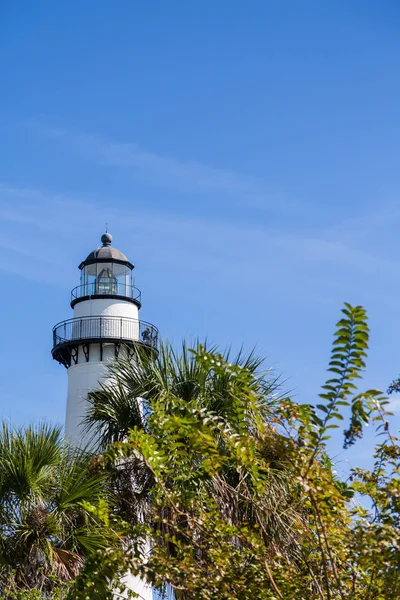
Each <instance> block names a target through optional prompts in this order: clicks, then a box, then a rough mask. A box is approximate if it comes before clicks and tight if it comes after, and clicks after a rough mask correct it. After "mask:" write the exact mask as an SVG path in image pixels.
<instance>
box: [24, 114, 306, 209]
mask: <svg viewBox="0 0 400 600" xmlns="http://www.w3.org/2000/svg"><path fill="white" fill-rule="evenodd" d="M35 130H36V131H37V132H38V133H39V134H40V135H42V136H45V137H47V138H48V139H52V140H54V141H57V142H59V143H62V144H63V145H64V146H69V147H70V148H71V151H73V152H74V154H75V155H76V153H79V154H80V155H81V156H84V157H85V159H86V160H89V161H92V162H96V163H98V164H100V165H102V166H107V167H110V168H116V169H121V170H124V171H125V172H128V173H129V172H131V173H132V174H134V175H135V177H139V178H140V179H142V180H144V181H146V183H149V184H151V185H153V186H156V187H167V188H173V189H177V190H180V191H183V192H187V193H201V192H204V193H208V194H215V195H221V196H222V195H223V196H227V197H229V198H231V199H232V201H234V202H235V203H236V204H237V205H241V206H244V205H246V206H247V207H248V208H250V207H254V208H257V209H259V210H260V209H268V210H269V211H273V212H277V213H279V212H281V211H282V205H283V207H284V208H285V209H287V207H288V206H290V207H291V208H292V209H293V208H296V204H297V202H296V200H295V199H293V198H291V197H290V196H289V194H287V192H285V191H284V190H283V189H279V188H278V187H277V186H273V185H268V184H267V183H266V182H265V181H262V180H260V179H259V178H257V177H252V176H250V175H247V174H245V173H241V172H237V171H234V170H229V169H221V168H218V167H215V166H212V165H209V164H203V163H200V162H197V161H191V160H183V159H177V158H175V157H172V156H167V155H163V154H158V153H155V152H151V151H148V150H146V149H144V148H142V147H141V146H140V145H139V144H137V143H134V142H120V141H113V140H108V139H105V138H104V137H101V136H98V135H92V134H88V133H85V132H81V131H76V130H68V129H63V128H54V127H47V126H44V125H41V124H40V125H38V124H35ZM306 205H307V202H306V201H304V200H303V202H302V207H301V210H302V211H304V210H305V209H306Z"/></svg>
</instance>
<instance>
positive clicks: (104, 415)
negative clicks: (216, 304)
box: [85, 342, 278, 449]
mask: <svg viewBox="0 0 400 600" xmlns="http://www.w3.org/2000/svg"><path fill="white" fill-rule="evenodd" d="M203 349H204V351H205V352H208V353H214V354H216V352H217V349H216V348H215V347H212V348H207V347H206V345H205V346H204V347H203ZM152 358H153V359H149V354H148V353H147V352H146V351H145V350H140V349H139V350H138V351H137V354H136V358H135V362H132V361H130V360H127V359H121V360H119V361H117V362H116V363H114V364H113V365H111V367H110V378H109V379H108V381H107V382H106V383H105V384H102V385H101V387H100V390H99V391H96V392H93V393H91V394H90V395H89V409H88V412H87V415H86V418H85V423H86V427H87V429H88V430H90V431H91V432H92V434H93V437H94V438H95V439H96V440H98V442H99V447H100V448H101V449H104V448H106V447H107V446H108V444H110V443H114V442H119V441H122V440H124V439H126V438H127V436H128V432H129V430H130V429H133V428H134V427H139V428H143V429H145V428H146V415H147V414H148V412H149V411H150V410H151V406H152V404H154V403H156V402H166V401H167V397H168V396H169V395H172V396H176V397H178V398H181V399H182V400H184V401H185V402H186V403H187V404H188V406H194V407H196V408H204V409H205V410H207V411H209V412H212V413H213V414H215V415H218V416H220V417H221V418H223V419H226V420H227V421H228V422H229V423H230V424H231V425H233V426H235V425H239V424H240V423H243V418H244V415H243V414H242V413H241V412H239V413H238V412H237V411H238V407H237V404H236V403H235V402H233V401H232V400H233V398H235V397H236V396H237V395H238V394H240V393H241V390H240V386H242V387H243V382H242V381H241V380H239V381H238V379H237V378H236V376H235V374H234V373H231V374H221V373H217V372H216V371H215V370H213V369H211V368H210V369H207V368H205V366H204V364H203V362H202V360H201V356H200V354H199V353H197V352H194V351H192V350H190V349H189V348H188V346H187V344H186V343H185V342H183V344H182V349H181V351H180V352H177V351H176V350H174V348H173V347H172V346H171V345H170V344H168V343H164V344H163V343H162V344H161V346H160V349H159V352H158V354H157V356H156V357H154V356H152ZM221 360H222V361H226V362H230V364H231V365H232V366H233V367H238V368H240V369H242V370H245V371H247V372H248V374H249V376H250V378H251V380H249V381H247V382H246V386H247V387H250V388H251V389H252V390H253V391H254V392H255V393H257V394H259V395H262V397H263V401H264V402H265V408H266V409H267V408H268V406H271V405H272V404H273V403H274V402H275V399H274V394H275V393H276V391H277V388H278V380H277V378H274V377H272V374H271V372H270V371H268V372H267V373H265V372H260V366H261V365H262V362H263V361H262V360H260V359H259V358H257V357H256V356H255V354H254V352H251V353H250V354H249V355H247V356H246V355H245V354H244V353H243V352H239V353H238V354H237V355H236V356H234V357H231V352H230V351H229V350H228V351H225V352H223V353H222V354H221ZM242 391H243V390H242ZM246 418H250V415H249V414H248V415H246ZM250 422H251V419H250V421H248V423H249V426H250Z"/></svg>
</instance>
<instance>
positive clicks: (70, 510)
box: [0, 304, 400, 600]
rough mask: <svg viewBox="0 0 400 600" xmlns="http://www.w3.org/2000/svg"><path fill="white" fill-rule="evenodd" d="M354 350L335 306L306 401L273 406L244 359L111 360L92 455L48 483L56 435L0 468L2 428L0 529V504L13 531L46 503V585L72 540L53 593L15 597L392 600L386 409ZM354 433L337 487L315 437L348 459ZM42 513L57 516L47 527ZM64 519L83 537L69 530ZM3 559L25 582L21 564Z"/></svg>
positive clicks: (395, 492) (347, 316)
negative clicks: (369, 437) (12, 512)
mask: <svg viewBox="0 0 400 600" xmlns="http://www.w3.org/2000/svg"><path fill="white" fill-rule="evenodd" d="M368 339H369V330H368V325H367V317H366V313H365V310H364V309H363V308H362V307H359V306H356V307H352V306H350V305H349V304H346V305H345V306H344V308H343V311H342V317H341V319H340V320H339V322H338V323H337V328H336V333H335V338H334V343H333V349H332V355H331V359H330V363H329V366H328V371H329V378H328V381H327V382H326V383H325V384H324V386H323V387H322V392H321V394H320V396H319V400H318V401H317V403H315V404H313V403H308V404H301V405H300V404H298V403H296V402H294V401H293V400H291V399H290V398H286V397H280V396H279V394H278V387H277V381H276V380H275V379H274V378H273V377H272V376H271V374H270V373H268V372H267V373H262V372H260V366H261V362H260V361H259V360H258V359H257V358H256V357H254V356H253V355H251V356H249V357H246V356H244V355H243V354H242V355H240V356H239V357H234V358H233V359H232V357H230V356H229V353H224V354H220V353H218V352H217V351H216V349H215V348H211V349H210V348H206V347H203V346H201V345H199V346H198V347H197V349H196V350H194V351H193V350H192V351H191V350H188V348H187V347H186V346H185V345H184V346H183V349H182V352H181V353H179V354H178V353H176V352H174V351H173V350H172V349H171V347H170V346H168V345H164V346H162V347H161V351H160V354H159V356H158V357H157V358H156V359H155V360H153V361H149V359H148V355H145V354H141V353H139V354H138V362H137V363H136V364H131V363H130V362H129V361H120V362H119V363H117V364H116V365H114V366H113V367H112V370H111V374H110V375H111V379H110V380H109V382H108V383H107V384H104V385H103V386H102V388H101V390H100V392H96V393H94V394H92V395H91V398H90V402H91V407H90V410H89V413H88V416H87V421H86V422H87V425H88V427H90V428H92V430H93V431H94V432H95V433H96V434H100V436H101V441H102V447H103V450H104V454H103V455H100V456H97V457H92V458H91V460H90V462H89V467H90V470H89V473H88V471H87V467H88V464H87V463H86V464H85V466H84V468H83V470H82V468H81V467H79V464H81V463H79V461H78V463H79V464H78V466H77V467H76V468H75V467H74V468H75V469H76V470H75V471H74V470H72V471H71V469H72V467H71V462H70V459H68V461H67V464H68V465H70V466H69V468H67V466H66V463H65V462H63V461H61V463H60V464H63V465H64V467H63V469H66V471H67V472H65V471H64V470H63V469H61V473H63V475H62V477H61V476H60V475H57V473H58V472H59V471H58V469H59V466H58V465H59V461H58V459H57V456H58V450H55V449H54V444H55V445H56V447H57V448H58V445H59V438H58V435H56V436H55V438H54V439H53V441H52V443H50V444H48V443H47V442H46V440H41V441H40V440H35V441H34V443H33V441H29V440H30V438H31V437H32V440H33V439H34V438H35V436H31V434H29V435H28V436H26V439H27V440H28V441H29V444H28V445H29V447H32V448H33V449H35V448H36V450H35V451H34V452H33V451H32V452H33V455H34V456H35V455H36V459H35V460H34V461H32V460H31V458H30V457H28V458H25V459H24V460H23V461H21V459H20V458H13V460H11V459H12V457H13V456H14V454H15V450H16V448H17V447H18V445H17V442H16V441H14V442H13V444H14V448H13V449H12V451H11V452H10V453H9V455H7V452H6V450H2V448H3V446H4V448H7V447H9V445H10V444H9V442H8V441H7V440H8V437H7V435H8V432H5V433H4V434H3V439H4V440H5V441H4V443H0V459H2V457H5V458H7V456H8V459H7V460H9V462H10V464H13V465H14V466H13V468H10V469H8V470H7V469H6V473H8V475H4V476H3V474H2V475H1V481H0V486H1V488H0V489H1V490H2V492H1V493H2V497H3V499H4V500H3V503H2V505H1V506H0V511H1V514H0V516H1V515H3V517H2V518H3V521H4V515H5V514H7V510H6V509H5V508H2V507H3V506H4V507H7V506H8V502H9V501H10V498H11V499H12V502H14V504H15V502H17V505H16V506H18V509H17V514H18V515H21V522H23V523H24V527H23V528H22V531H25V530H26V529H27V527H26V522H27V518H26V517H25V518H24V519H22V516H23V515H25V513H24V511H23V509H22V508H20V507H23V506H25V504H24V503H28V505H29V506H30V505H33V506H35V507H36V506H40V507H42V506H43V505H44V506H49V504H48V503H49V498H52V500H51V502H52V504H51V506H52V507H53V506H54V510H53V509H52V510H51V511H49V510H48V512H47V513H46V519H47V516H49V525H46V532H47V531H50V532H51V533H50V534H49V536H48V537H47V538H46V535H47V534H46V533H43V532H42V530H41V532H40V535H38V531H36V534H35V535H36V537H33V538H32V539H33V540H35V543H34V544H33V546H32V548H35V551H36V552H37V550H36V548H40V552H41V554H40V557H41V558H40V561H39V563H40V564H39V563H38V564H39V567H40V568H39V571H38V572H39V573H40V572H43V569H45V570H46V569H47V571H46V573H47V574H51V576H54V575H57V574H58V575H60V573H58V572H57V564H56V563H54V562H51V560H50V559H49V557H50V555H48V554H46V551H45V550H44V548H47V547H48V546H49V545H51V546H52V547H53V546H54V547H55V548H62V549H64V548H67V547H68V549H69V548H70V544H71V543H72V551H73V552H74V553H76V554H77V555H78V552H79V557H82V560H81V562H80V564H79V568H78V569H77V571H76V573H77V572H78V571H79V575H78V576H77V577H72V579H71V581H70V582H69V583H68V589H67V588H66V587H64V588H63V587H60V586H59V582H57V583H56V582H55V583H54V584H53V586H52V587H51V586H50V588H51V589H50V588H49V590H50V591H49V592H47V591H46V590H44V592H45V593H47V594H48V595H47V596H46V595H45V593H43V589H41V590H40V594H42V595H40V594H39V595H37V596H35V595H34V594H35V593H36V592H37V591H38V590H39V588H40V585H42V583H40V582H39V583H40V585H39V584H35V586H33V585H31V586H25V587H28V588H29V587H31V588H32V587H33V588H34V589H33V590H32V589H30V590H29V594H33V595H31V596H29V595H27V596H26V598H27V600H28V599H29V600H36V599H38V600H39V598H40V599H42V598H47V597H49V598H50V597H53V596H51V593H54V594H59V596H54V598H55V599H57V600H61V598H64V597H65V598H66V600H82V599H85V600H86V599H87V600H92V599H97V600H112V599H113V598H115V597H118V595H120V596H121V597H124V598H128V597H134V594H132V593H130V592H129V590H127V589H126V588H125V586H124V576H125V575H126V574H127V573H128V572H129V573H130V574H131V575H133V576H139V577H141V578H142V579H143V580H146V581H147V582H148V583H149V584H151V585H152V586H154V587H155V588H157V589H158V590H159V591H160V592H167V591H168V590H173V593H174V596H175V598H176V600H216V599H218V600H234V599H235V600H236V599H237V598H240V599H241V600H254V598H257V599H258V600H278V599H285V600H299V599H303V598H304V599H307V600H354V599H358V598H360V599H361V598H362V599H363V600H395V599H398V598H399V597H400V583H399V581H398V579H399V577H398V573H399V567H400V543H399V541H398V527H399V522H400V477H399V472H400V447H399V445H398V441H397V438H395V436H394V435H392V433H391V431H390V413H389V412H388V411H387V400H386V399H385V398H384V397H383V396H382V394H381V392H379V391H378V390H373V389H372V390H367V391H366V392H360V391H359V389H358V388H357V383H358V382H359V381H360V379H361V376H362V372H363V370H364V368H365V359H366V356H367V350H368ZM139 398H140V399H141V400H138V399H139ZM369 423H371V424H374V425H375V427H376V431H377V434H379V435H381V436H382V437H381V438H380V439H381V440H382V442H381V443H380V444H378V445H377V447H376V449H375V453H374V464H373V467H372V468H371V470H362V469H354V470H353V471H352V473H351V477H350V479H348V480H346V481H344V480H341V479H340V478H339V477H338V475H337V474H336V473H335V470H334V464H333V463H332V461H331V459H330V458H329V455H328V451H327V443H328V442H329V439H330V436H331V435H332V434H333V432H335V430H336V433H339V434H340V435H341V436H344V446H345V448H348V447H349V446H352V445H353V444H354V443H356V442H357V440H358V439H359V438H360V437H361V436H362V433H363V429H364V426H365V425H366V424H369ZM341 427H343V430H342V431H340V428H341ZM17 437H18V436H17ZM18 443H19V442H18ZM2 444H3V445H2ZM22 447H23V444H22ZM25 454H29V453H26V452H25ZM40 457H42V458H40ZM7 460H6V461H5V464H7ZM82 460H83V459H82ZM86 460H87V459H86ZM82 464H84V463H82ZM104 477H107V487H106V488H105V487H104ZM87 478H88V479H87ZM93 478H94V480H93ZM8 482H13V484H12V486H11V487H10V485H9V483H8ZM7 486H8V487H7ZM82 486H83V489H85V490H86V491H85V493H80V492H79V490H81V489H82ZM54 489H56V490H57V493H56V494H55V495H54V493H53V491H54ZM100 489H102V490H103V495H102V497H100V495H101V494H100ZM16 499H17V500H16ZM29 503H30V504H29ZM58 506H59V507H60V509H58V512H59V513H60V515H63V514H68V519H67V520H66V521H64V520H63V519H62V518H61V517H59V518H58V519H53V517H52V518H50V514H53V512H55V513H56V514H58V512H57V510H56V507H58ZM28 514H29V513H28ZM78 514H79V519H81V520H82V522H83V523H84V526H81V525H79V526H77V521H74V519H75V518H76V515H78ZM8 519H9V520H8V523H9V525H8V527H9V529H7V533H3V538H2V539H3V540H5V542H7V540H8V539H9V540H12V539H15V540H17V541H18V536H19V535H21V533H20V528H17V531H16V532H14V531H13V529H12V527H13V526H14V525H13V523H14V522H12V521H11V519H10V517H8ZM28 521H29V520H28ZM46 522H47V521H46ZM80 522H81V521H79V523H80ZM29 523H31V521H29ZM63 523H65V525H63V526H62V527H61V528H60V524H63ZM67 523H68V524H70V523H73V524H74V527H73V530H71V529H68V526H67ZM50 526H51V527H52V528H51V527H50ZM47 527H48V528H49V529H47ZM63 527H65V529H63ZM82 527H83V528H84V530H85V535H84V534H83V531H82ZM99 530H101V531H102V532H103V537H102V538H101V539H100V538H99V537H96V536H98V535H99ZM76 531H78V534H77V533H76ZM79 531H80V532H81V533H80V534H79ZM67 532H68V535H66V533H67ZM24 535H25V534H24ZM31 535H32V532H31V533H29V534H28V535H26V537H25V538H24V539H27V540H31V537H30V536H31ZM12 536H14V538H13V537H12ZM38 540H42V541H40V543H39V541H38ZM43 540H47V541H46V543H43ZM35 544H36V545H35ZM15 547H16V548H18V547H19V545H18V543H17V544H16V545H15ZM10 556H11V554H10ZM30 556H31V555H30V554H29V560H30ZM34 556H36V555H35V554H34ZM53 556H54V554H53ZM0 559H1V557H0ZM7 560H8V563H6V564H7V565H13V569H17V568H18V569H20V570H21V572H22V573H23V575H24V577H27V574H26V573H28V574H29V573H30V571H29V570H28V571H27V570H26V569H27V566H26V565H27V564H28V563H29V560H28V555H27V554H22V555H20V559H19V562H18V561H16V562H15V561H14V562H11V561H10V559H9V558H8V559H7ZM8 568H9V567H8ZM41 570H42V571H41ZM16 572H17V571H16V570H14V571H13V574H12V573H11V572H9V573H8V587H9V590H8V592H7V593H8V595H7V596H6V597H7V600H11V598H13V599H14V598H15V600H19V599H20V598H24V597H25V596H18V594H19V593H20V591H21V586H20V585H19V584H18V585H17V586H16V587H15V589H10V588H11V587H12V586H11V583H12V582H13V581H14V582H16V581H17V580H16V578H15V573H16ZM73 575H75V573H74V574H73ZM71 576H72V574H70V578H71ZM19 577H20V575H19ZM66 579H67V578H66ZM24 581H25V580H24ZM40 581H43V579H41V580H40ZM121 581H122V583H121ZM17 583H18V582H17ZM38 593H39V592H38ZM13 594H14V595H13ZM15 594H16V595H15ZM49 594H50V595H49Z"/></svg>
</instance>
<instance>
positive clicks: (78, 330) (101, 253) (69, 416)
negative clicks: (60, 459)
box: [52, 233, 158, 446]
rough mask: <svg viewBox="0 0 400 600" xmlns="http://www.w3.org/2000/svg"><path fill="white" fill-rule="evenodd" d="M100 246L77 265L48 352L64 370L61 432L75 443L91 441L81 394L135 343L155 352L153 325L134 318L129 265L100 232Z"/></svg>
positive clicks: (136, 296) (136, 303) (136, 306)
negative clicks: (66, 310)
mask: <svg viewBox="0 0 400 600" xmlns="http://www.w3.org/2000/svg"><path fill="white" fill-rule="evenodd" d="M101 243H102V245H101V246H100V247H99V248H96V249H95V250H93V251H92V252H91V253H90V254H89V255H88V257H87V258H86V259H85V260H84V261H83V262H81V264H80V265H79V270H80V284H79V285H78V286H77V287H75V288H74V289H73V290H72V292H71V308H72V309H73V311H74V312H73V318H71V319H67V320H65V321H61V322H60V323H58V324H57V325H55V327H54V328H53V349H52V355H53V358H54V359H55V360H57V361H58V362H59V363H61V364H62V365H64V367H66V369H67V373H68V395H67V410H66V418H65V435H66V437H67V438H68V439H69V441H70V442H71V443H73V444H74V445H76V446H87V445H89V444H91V445H92V444H93V443H94V441H93V439H91V436H90V435H89V434H88V432H87V431H86V430H85V426H84V424H83V419H84V417H85V414H86V410H87V395H88V393H89V392H91V391H95V390H96V389H98V388H99V385H100V383H101V382H104V381H106V379H107V377H108V368H107V367H108V365H109V364H110V363H111V362H113V361H115V360H116V359H118V358H119V357H124V358H129V359H131V360H132V361H133V360H134V359H135V353H136V350H137V349H138V347H139V346H141V347H144V348H146V349H147V350H148V352H149V353H152V352H156V351H157V343H158V329H157V328H156V327H155V326H154V325H152V324H151V323H147V322H146V321H140V320H139V310H140V308H141V306H142V302H141V292H140V290H138V289H137V288H136V287H135V286H134V282H133V276H132V274H133V269H134V265H133V263H132V262H130V260H129V259H128V258H127V257H126V256H125V254H123V253H122V252H120V251H119V250H117V249H116V248H114V247H113V246H112V245H111V244H112V236H111V235H110V234H109V233H105V234H104V235H102V237H101Z"/></svg>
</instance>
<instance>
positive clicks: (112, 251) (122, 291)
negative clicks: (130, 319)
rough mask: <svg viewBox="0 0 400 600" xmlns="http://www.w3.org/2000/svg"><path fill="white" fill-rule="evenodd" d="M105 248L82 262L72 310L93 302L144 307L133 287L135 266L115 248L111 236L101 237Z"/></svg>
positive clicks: (73, 295) (74, 291) (72, 295)
mask: <svg viewBox="0 0 400 600" xmlns="http://www.w3.org/2000/svg"><path fill="white" fill-rule="evenodd" d="M101 242H102V246H100V247H99V248H95V250H93V251H92V252H91V253H90V254H89V255H88V257H87V258H86V259H85V260H84V261H83V262H81V264H80V265H79V269H80V270H81V284H80V285H78V286H77V287H76V288H74V289H73V290H72V292H71V307H74V306H75V305H76V304H77V303H78V302H82V301H84V300H88V299H90V298H104V297H107V298H121V299H123V300H126V301H128V302H133V303H134V304H136V305H137V306H138V307H139V308H140V306H141V293H140V291H139V290H138V289H137V288H135V286H134V285H133V279H132V271H133V269H134V268H135V267H134V264H133V263H131V262H130V261H129V259H128V258H127V257H126V256H125V254H123V253H122V252H121V251H120V250H117V249H116V248H113V247H112V246H111V243H112V235H111V234H110V233H108V232H106V233H104V234H103V235H102V236H101Z"/></svg>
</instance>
